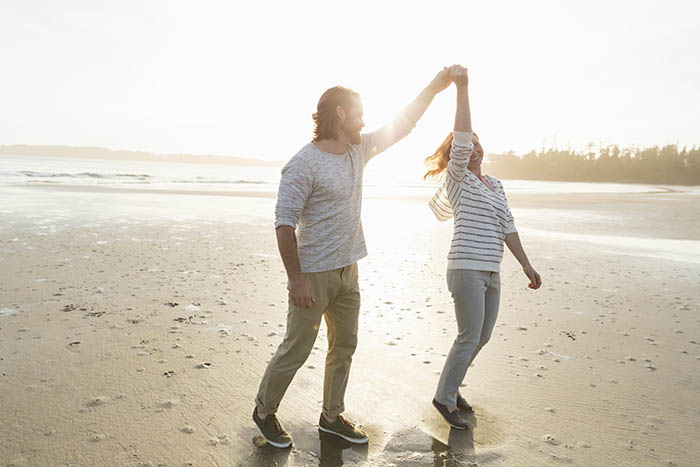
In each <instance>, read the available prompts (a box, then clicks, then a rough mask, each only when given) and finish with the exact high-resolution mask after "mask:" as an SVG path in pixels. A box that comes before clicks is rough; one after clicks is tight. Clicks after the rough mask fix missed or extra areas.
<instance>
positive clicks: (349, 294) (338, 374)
mask: <svg viewBox="0 0 700 467" xmlns="http://www.w3.org/2000/svg"><path fill="white" fill-rule="evenodd" d="M357 276H358V275H357V263H355V264H351V265H350V266H346V267H344V268H340V269H334V270H332V271H323V272H314V273H309V274H304V278H305V279H306V281H307V282H308V284H309V286H310V287H311V290H312V293H313V298H314V303H313V306H312V307H311V308H310V309H309V308H300V307H298V306H296V305H294V304H292V302H291V299H290V301H289V311H288V312H287V332H286V334H285V336H284V340H283V341H282V343H281V344H280V346H279V348H278V349H277V352H276V353H275V355H274V356H273V357H272V359H271V360H270V363H269V364H268V365H267V369H266V370H265V374H264V376H263V379H262V382H261V383H260V389H259V390H258V396H257V399H256V404H257V407H258V411H259V412H263V413H266V414H270V413H275V412H277V408H278V407H279V404H280V401H281V400H282V397H283V396H284V393H285V392H286V391H287V387H288V386H289V384H290V383H291V382H292V378H294V375H295V374H296V372H297V370H298V369H299V368H300V367H301V366H302V365H303V364H304V362H305V361H306V359H307V358H308V356H309V353H310V352H311V349H312V348H313V346H314V342H315V341H316V336H317V335H318V328H319V325H320V324H321V316H325V318H326V326H327V327H328V353H327V355H326V373H325V378H324V381H323V413H324V414H325V415H326V416H327V417H330V418H333V417H336V416H338V415H339V414H341V413H342V412H343V411H344V410H345V405H344V403H343V399H344V397H345V388H346V387H347V384H348V375H349V374H350V363H351V362H352V355H353V353H354V352H355V347H357V323H358V317H359V314H360V288H359V285H358V279H357Z"/></svg>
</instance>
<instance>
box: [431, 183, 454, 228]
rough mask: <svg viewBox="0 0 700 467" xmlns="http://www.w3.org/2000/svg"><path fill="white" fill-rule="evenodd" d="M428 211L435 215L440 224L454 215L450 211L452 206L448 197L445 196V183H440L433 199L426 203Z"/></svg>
mask: <svg viewBox="0 0 700 467" xmlns="http://www.w3.org/2000/svg"><path fill="white" fill-rule="evenodd" d="M428 206H430V209H431V210H432V211H433V214H435V217H436V218H437V220H439V221H440V222H443V221H446V220H448V219H450V218H451V217H452V216H453V215H454V211H453V210H452V204H451V203H450V200H449V197H448V196H447V183H446V182H442V185H440V188H438V190H437V191H436V192H435V195H433V198H432V199H431V200H430V203H428Z"/></svg>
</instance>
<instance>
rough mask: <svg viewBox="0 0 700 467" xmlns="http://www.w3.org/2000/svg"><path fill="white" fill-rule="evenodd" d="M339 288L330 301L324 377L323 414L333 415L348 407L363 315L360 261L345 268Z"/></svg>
mask: <svg viewBox="0 0 700 467" xmlns="http://www.w3.org/2000/svg"><path fill="white" fill-rule="evenodd" d="M336 279H337V280H339V281H341V286H340V291H339V292H338V295H337V296H336V298H335V299H334V300H333V301H332V302H331V303H330V304H329V305H328V310H327V311H326V314H325V318H326V325H327V327H328V354H327V355H326V373H325V377H324V381H323V414H324V415H325V416H326V417H327V418H329V419H334V418H335V417H337V416H338V415H339V414H341V413H342V412H343V411H344V410H345V404H344V399H345V389H346V388H347V385H348V377H349V375H350V364H351V363H352V356H353V354H354V353H355V348H356V347H357V329H358V320H359V316H360V287H359V284H358V273H357V263H355V264H353V265H350V266H347V267H345V268H343V269H342V270H341V272H340V275H339V277H337V278H335V277H334V280H336Z"/></svg>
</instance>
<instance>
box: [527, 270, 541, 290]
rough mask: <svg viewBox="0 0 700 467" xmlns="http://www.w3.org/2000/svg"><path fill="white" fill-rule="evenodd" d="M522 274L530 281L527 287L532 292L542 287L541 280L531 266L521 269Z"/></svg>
mask: <svg viewBox="0 0 700 467" xmlns="http://www.w3.org/2000/svg"><path fill="white" fill-rule="evenodd" d="M523 272H524V273H525V275H526V276H527V278H528V279H530V283H529V284H528V285H527V286H528V287H530V288H531V289H533V290H537V289H539V288H540V286H541V285H542V278H541V277H540V275H539V274H538V273H537V271H535V268H533V267H532V265H530V264H528V265H527V266H524V267H523Z"/></svg>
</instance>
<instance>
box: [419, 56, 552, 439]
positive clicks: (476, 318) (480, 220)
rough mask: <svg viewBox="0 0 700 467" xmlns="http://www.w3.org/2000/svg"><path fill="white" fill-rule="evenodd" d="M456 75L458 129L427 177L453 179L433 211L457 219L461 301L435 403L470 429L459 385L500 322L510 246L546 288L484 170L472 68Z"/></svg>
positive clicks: (454, 273)
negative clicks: (474, 119)
mask: <svg viewBox="0 0 700 467" xmlns="http://www.w3.org/2000/svg"><path fill="white" fill-rule="evenodd" d="M450 75H451V76H452V80H453V81H454V83H455V85H456V86H457V112H456V115H455V126H454V132H453V134H450V135H448V137H447V138H446V139H445V141H443V143H442V144H441V145H440V147H439V148H438V149H437V151H435V153H434V154H433V155H432V156H430V157H428V158H427V159H426V165H427V166H428V168H429V170H428V173H426V175H425V178H429V177H436V176H438V175H440V174H442V172H443V171H444V172H445V181H444V183H443V184H442V186H441V187H440V189H439V190H438V192H437V193H436V194H435V196H434V197H433V199H432V200H431V201H430V207H431V209H432V210H433V212H434V213H435V215H436V216H437V218H438V219H439V220H441V221H444V220H447V219H449V218H450V217H454V233H453V236H452V245H451V247H450V253H449V255H448V261H447V285H448V288H449V290H450V292H451V293H452V298H453V300H454V304H455V314H456V316H457V329H458V332H457V338H456V339H455V341H454V343H453V344H452V348H451V349H450V353H449V355H448V356H447V360H446V361H445V366H444V367H443V369H442V374H441V375H440V382H439V383H438V387H437V391H436V393H435V398H434V399H433V405H434V406H435V408H436V409H437V410H438V412H440V414H441V415H442V416H443V417H444V418H445V420H447V422H448V423H449V424H450V425H452V426H453V427H454V428H458V429H466V428H468V426H467V423H466V421H465V420H464V418H463V417H462V416H461V415H460V412H459V410H458V409H460V410H462V411H464V412H472V411H473V410H472V407H471V406H470V405H469V404H468V403H467V401H466V400H465V399H464V398H463V397H462V396H461V395H460V394H459V386H460V384H461V383H462V381H463V380H464V377H465V375H466V373H467V368H469V365H470V364H471V363H472V361H473V360H474V358H475V357H476V355H477V354H478V353H479V350H481V348H482V347H483V346H484V345H485V344H486V343H487V342H488V340H489V338H490V337H491V331H492V330H493V327H494V325H495V323H496V316H497V314H498V303H499V297H500V277H499V269H500V263H501V259H502V257H503V243H504V241H505V244H506V245H507V246H508V249H509V250H510V251H511V252H512V253H513V255H514V256H515V258H516V259H517V260H518V262H519V263H520V265H521V266H522V267H523V271H524V272H525V275H526V276H527V277H528V279H529V280H530V284H529V285H528V286H529V287H530V288H531V289H538V288H539V287H540V285H542V281H541V279H540V276H539V274H537V272H536V271H535V269H534V268H533V267H532V265H531V264H530V262H529V261H528V259H527V255H526V254H525V251H524V250H523V247H522V244H521V243H520V237H519V236H518V232H517V230H516V228H515V223H514V219H513V216H512V214H511V213H510V209H509V208H508V202H507V200H506V195H505V192H504V191H503V185H502V184H501V182H500V181H499V180H498V179H496V178H494V177H490V176H488V175H482V173H481V161H482V159H483V156H484V150H483V148H482V147H481V145H480V144H479V139H478V137H477V136H476V134H475V133H473V132H472V126H471V113H470V110H469V93H468V82H469V79H468V75H467V70H466V68H463V67H461V66H459V65H455V66H453V67H452V68H451V69H450Z"/></svg>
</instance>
